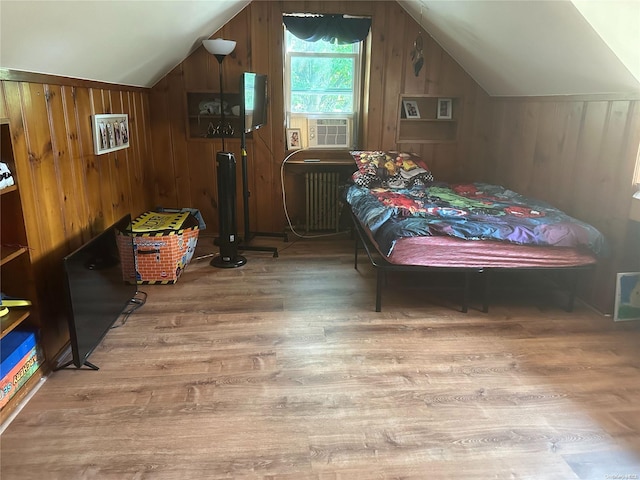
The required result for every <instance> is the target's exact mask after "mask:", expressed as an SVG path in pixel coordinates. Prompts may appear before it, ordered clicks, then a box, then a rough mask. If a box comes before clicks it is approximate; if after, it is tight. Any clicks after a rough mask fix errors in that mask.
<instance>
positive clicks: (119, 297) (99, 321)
mask: <svg viewBox="0 0 640 480" xmlns="http://www.w3.org/2000/svg"><path fill="white" fill-rule="evenodd" d="M130 229H131V215H125V216H124V217H122V218H121V219H120V220H118V221H117V222H116V223H115V224H113V225H112V226H111V227H109V228H107V229H106V230H105V231H104V232H102V233H101V234H99V235H98V236H97V237H95V238H93V239H92V240H90V241H89V242H87V243H86V244H84V245H83V246H82V247H80V248H78V249H77V250H76V251H75V252H73V253H71V254H69V255H67V256H66V257H65V258H64V271H65V274H66V279H67V285H66V286H67V294H68V295H67V300H68V306H69V312H68V323H69V336H70V338H71V352H72V355H73V359H72V362H73V364H74V365H75V366H76V367H78V368H80V367H82V366H83V365H87V366H89V367H91V368H94V369H97V367H95V366H94V365H92V364H91V363H89V362H88V361H87V357H89V355H91V353H92V352H93V350H94V349H95V348H96V346H98V345H99V343H100V342H101V341H102V339H103V337H104V336H105V335H106V333H107V332H108V331H109V328H111V326H112V325H113V324H114V322H115V321H116V320H117V319H118V317H119V316H120V314H121V313H122V312H123V311H124V309H125V307H126V306H127V305H128V304H129V303H130V301H131V300H132V299H133V298H134V297H135V295H136V292H137V285H135V284H129V283H126V282H125V281H124V280H123V278H125V277H123V271H122V268H123V267H122V265H123V262H121V261H120V254H121V253H120V251H119V250H118V245H117V243H116V234H117V232H118V231H121V232H126V231H127V230H130ZM124 238H128V239H130V240H131V241H130V242H123V243H121V248H125V249H127V250H128V249H129V248H130V249H131V251H130V252H129V251H127V252H124V250H123V252H122V254H123V255H127V256H128V255H132V256H133V255H134V251H133V237H132V236H126V237H124ZM123 245H125V246H124V247H123ZM124 264H125V265H128V266H127V267H126V268H129V269H135V265H134V264H133V262H124ZM130 273H132V272H125V275H126V278H135V272H133V276H132V277H131V276H129V274H130ZM70 363H71V362H69V363H67V365H69V364H70Z"/></svg>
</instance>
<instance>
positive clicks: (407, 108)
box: [402, 100, 420, 118]
mask: <svg viewBox="0 0 640 480" xmlns="http://www.w3.org/2000/svg"><path fill="white" fill-rule="evenodd" d="M402 105H403V106H404V115H405V116H406V117H407V118H420V110H418V102H416V101H415V100H403V101H402Z"/></svg>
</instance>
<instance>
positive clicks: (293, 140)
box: [287, 128, 302, 150]
mask: <svg viewBox="0 0 640 480" xmlns="http://www.w3.org/2000/svg"><path fill="white" fill-rule="evenodd" d="M301 147H302V145H301V142H300V129H299V128H287V149H289V150H298V149H300V148H301Z"/></svg>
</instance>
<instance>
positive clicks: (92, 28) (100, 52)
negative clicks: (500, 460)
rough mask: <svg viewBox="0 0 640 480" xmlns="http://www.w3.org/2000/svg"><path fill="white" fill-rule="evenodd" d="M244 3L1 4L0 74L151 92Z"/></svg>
mask: <svg viewBox="0 0 640 480" xmlns="http://www.w3.org/2000/svg"><path fill="white" fill-rule="evenodd" d="M249 3H250V0H224V1H222V0H209V1H192V0H166V1H160V0H136V1H129V0H124V1H115V0H96V1H91V0H81V1H67V0H48V1H32V0H17V1H16V0H1V1H0V67H2V68H7V69H15V70H22V71H28V72H36V73H47V74H54V75H61V76H65V77H73V78H81V79H87V80H98V81H103V82H109V83H117V84H121V85H132V86H142V87H151V86H153V85H154V84H155V83H156V82H157V81H158V80H160V79H161V78H162V77H164V76H165V75H166V74H167V73H169V72H170V71H171V70H172V69H173V68H174V67H175V66H176V65H178V64H179V63H180V62H182V61H183V60H184V59H185V58H186V57H187V56H189V54H190V53H191V52H192V51H194V50H195V49H196V48H197V47H199V46H200V45H201V42H202V40H204V39H205V38H209V37H210V36H211V35H212V34H213V33H214V32H216V31H217V30H218V29H220V27H222V26H223V25H224V24H225V23H227V22H228V21H229V20H231V19H232V18H233V17H234V16H235V15H236V14H238V13H239V12H240V11H241V10H242V9H243V8H244V7H245V6H246V5H248V4H249Z"/></svg>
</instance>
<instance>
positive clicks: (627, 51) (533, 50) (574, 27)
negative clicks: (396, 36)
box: [399, 0, 640, 96]
mask: <svg viewBox="0 0 640 480" xmlns="http://www.w3.org/2000/svg"><path fill="white" fill-rule="evenodd" d="M399 3H400V5H402V6H403V8H405V10H407V11H408V12H409V14H410V15H411V16H413V18H414V19H416V20H417V21H418V22H419V23H420V24H421V25H422V26H424V28H425V30H426V31H428V32H429V34H430V35H431V36H433V37H434V39H435V40H436V41H437V42H438V43H439V44H440V45H441V46H442V47H443V48H444V49H445V50H446V51H447V52H448V53H449V54H450V55H451V56H452V57H453V58H454V59H455V60H456V61H457V62H458V63H459V64H460V65H462V67H463V68H465V69H466V70H467V72H468V73H469V74H470V75H471V76H472V77H473V78H474V79H475V80H476V81H477V82H478V83H479V84H480V85H481V86H482V87H483V88H484V89H485V90H486V91H487V93H489V94H490V95H493V96H514V95H515V96H518V95H525V96H526V95H570V94H596V93H606V94H611V93H630V92H635V93H638V92H640V1H638V0H588V1H583V0H580V1H578V0H576V1H573V2H572V1H569V0H562V1H540V0H532V1H526V0H520V1H489V0H481V1H478V0H455V1H445V0H399Z"/></svg>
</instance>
